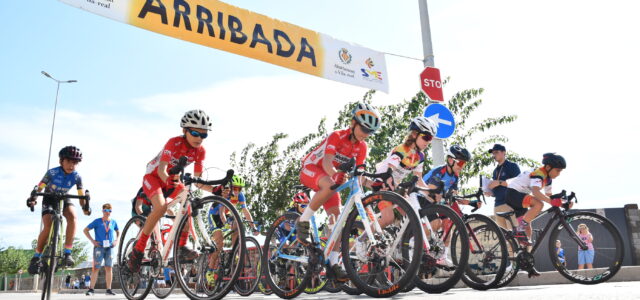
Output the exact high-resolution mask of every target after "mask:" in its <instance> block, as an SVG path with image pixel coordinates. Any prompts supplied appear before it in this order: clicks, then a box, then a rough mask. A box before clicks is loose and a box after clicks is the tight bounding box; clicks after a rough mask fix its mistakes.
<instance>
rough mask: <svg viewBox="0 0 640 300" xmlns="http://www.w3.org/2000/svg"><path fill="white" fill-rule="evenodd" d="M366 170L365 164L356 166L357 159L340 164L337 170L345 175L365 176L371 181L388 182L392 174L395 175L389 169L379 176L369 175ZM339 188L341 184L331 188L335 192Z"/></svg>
mask: <svg viewBox="0 0 640 300" xmlns="http://www.w3.org/2000/svg"><path fill="white" fill-rule="evenodd" d="M364 168H365V165H364V164H362V165H358V166H356V159H355V158H351V159H350V160H349V161H348V162H346V163H342V164H340V165H339V166H338V168H337V169H338V170H340V171H342V172H345V173H353V174H352V176H365V177H369V178H371V179H374V178H380V179H382V180H387V179H388V178H389V177H391V174H392V173H393V170H391V169H387V172H385V173H379V174H373V173H367V172H365V171H364ZM339 186H340V184H334V185H332V186H331V190H335V189H337V188H338V187H339Z"/></svg>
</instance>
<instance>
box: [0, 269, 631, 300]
mask: <svg viewBox="0 0 640 300" xmlns="http://www.w3.org/2000/svg"><path fill="white" fill-rule="evenodd" d="M638 277H639V279H640V274H638ZM116 292H119V291H116ZM425 296H426V295H425V293H423V292H422V291H420V290H418V289H415V290H413V291H411V292H408V293H404V294H399V295H397V296H395V297H394V299H416V300H417V299H421V300H423V299H424V298H425ZM426 297H428V299H429V300H431V299H473V300H482V299H518V300H525V299H531V300H541V299H562V300H565V299H576V300H577V299H580V300H583V299H603V300H614V299H625V300H627V299H640V281H627V282H609V283H602V284H598V285H580V284H557V285H538V286H520V287H507V288H502V289H499V290H491V291H484V292H481V291H476V290H472V289H468V288H465V289H453V290H450V291H449V292H446V293H444V294H440V295H433V294H432V295H428V296H426ZM250 298H251V299H280V298H278V297H277V296H274V295H271V296H264V295H262V294H259V293H256V294H253V295H251V296H250ZM328 298H330V299H332V300H334V299H344V300H346V299H354V298H355V299H369V297H368V296H366V295H364V296H350V295H347V294H344V293H339V294H328V293H325V292H323V293H319V294H315V295H305V294H302V295H301V296H299V297H298V298H296V299H324V300H326V299H328ZM0 299H7V300H9V299H19V300H26V299H40V294H36V293H4V292H3V293H0ZM52 299H65V300H66V299H85V300H87V299H92V300H103V299H126V298H125V297H124V296H122V294H118V295H116V296H106V295H104V292H103V291H101V293H97V294H95V295H94V296H92V297H87V296H85V295H84V293H82V294H58V295H54V296H53V297H52ZM148 299H155V297H154V296H153V295H149V297H148ZM167 299H186V297H185V296H184V295H182V294H173V295H171V296H170V297H168V298H167ZM224 299H232V300H236V299H246V297H241V296H238V295H236V294H233V293H231V294H229V295H228V296H226V297H225V298H224Z"/></svg>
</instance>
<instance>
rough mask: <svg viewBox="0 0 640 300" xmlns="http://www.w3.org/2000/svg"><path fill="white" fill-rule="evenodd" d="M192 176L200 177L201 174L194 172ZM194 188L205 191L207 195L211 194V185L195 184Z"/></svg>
mask: <svg viewBox="0 0 640 300" xmlns="http://www.w3.org/2000/svg"><path fill="white" fill-rule="evenodd" d="M193 175H194V176H195V177H200V176H201V175H202V172H194V173H193ZM196 187H197V188H199V189H201V190H205V191H207V192H209V193H213V186H211V185H206V184H199V183H196Z"/></svg>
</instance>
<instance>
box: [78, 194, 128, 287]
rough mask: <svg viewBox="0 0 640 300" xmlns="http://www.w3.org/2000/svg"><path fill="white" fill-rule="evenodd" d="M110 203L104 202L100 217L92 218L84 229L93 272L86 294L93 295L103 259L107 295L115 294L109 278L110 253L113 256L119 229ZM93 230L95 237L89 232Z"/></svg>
mask: <svg viewBox="0 0 640 300" xmlns="http://www.w3.org/2000/svg"><path fill="white" fill-rule="evenodd" d="M110 217H111V204H109V203H105V204H104V205H102V218H98V219H95V220H93V222H91V223H90V224H89V225H88V226H87V228H85V229H84V235H86V236H87V238H88V239H89V240H90V241H91V243H92V244H93V274H91V286H90V287H89V290H88V291H87V293H86V295H87V296H91V295H93V288H94V287H95V286H96V281H97V279H98V272H99V271H100V267H102V261H103V260H104V272H105V280H106V281H107V295H115V293H114V292H113V291H111V280H112V279H113V273H112V272H113V270H112V268H111V267H112V266H113V260H112V259H111V257H112V254H113V255H114V256H115V253H113V252H114V250H113V249H114V248H115V247H116V246H117V245H118V239H119V238H120V229H119V228H118V223H116V221H115V220H112V219H111V218H110ZM91 229H93V230H94V236H95V239H94V238H92V237H91V235H90V234H89V230H91Z"/></svg>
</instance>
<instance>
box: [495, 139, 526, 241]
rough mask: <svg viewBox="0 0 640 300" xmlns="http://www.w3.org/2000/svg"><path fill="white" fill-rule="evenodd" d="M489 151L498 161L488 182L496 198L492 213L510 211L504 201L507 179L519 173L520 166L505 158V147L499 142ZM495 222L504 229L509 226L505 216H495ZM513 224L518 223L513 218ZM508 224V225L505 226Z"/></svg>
mask: <svg viewBox="0 0 640 300" xmlns="http://www.w3.org/2000/svg"><path fill="white" fill-rule="evenodd" d="M489 153H491V155H492V156H493V159H494V160H495V161H496V162H497V163H498V165H497V166H496V168H495V169H494V170H493V178H492V179H493V180H492V181H491V182H489V188H490V189H491V191H492V192H493V196H494V197H495V198H496V202H495V206H494V207H493V213H494V214H497V213H499V212H507V211H512V210H513V209H512V208H511V207H510V206H509V205H507V203H506V202H505V197H506V194H507V179H511V178H514V177H516V176H518V175H520V167H518V165H517V164H516V163H514V162H511V161H508V160H507V149H506V148H505V147H504V146H503V145H500V144H495V145H493V148H491V149H489ZM496 223H498V225H499V226H500V227H502V228H504V229H509V227H511V226H510V225H508V222H507V220H506V219H505V218H501V217H496ZM514 224H518V222H517V221H515V218H514ZM507 226H509V227H507Z"/></svg>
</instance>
